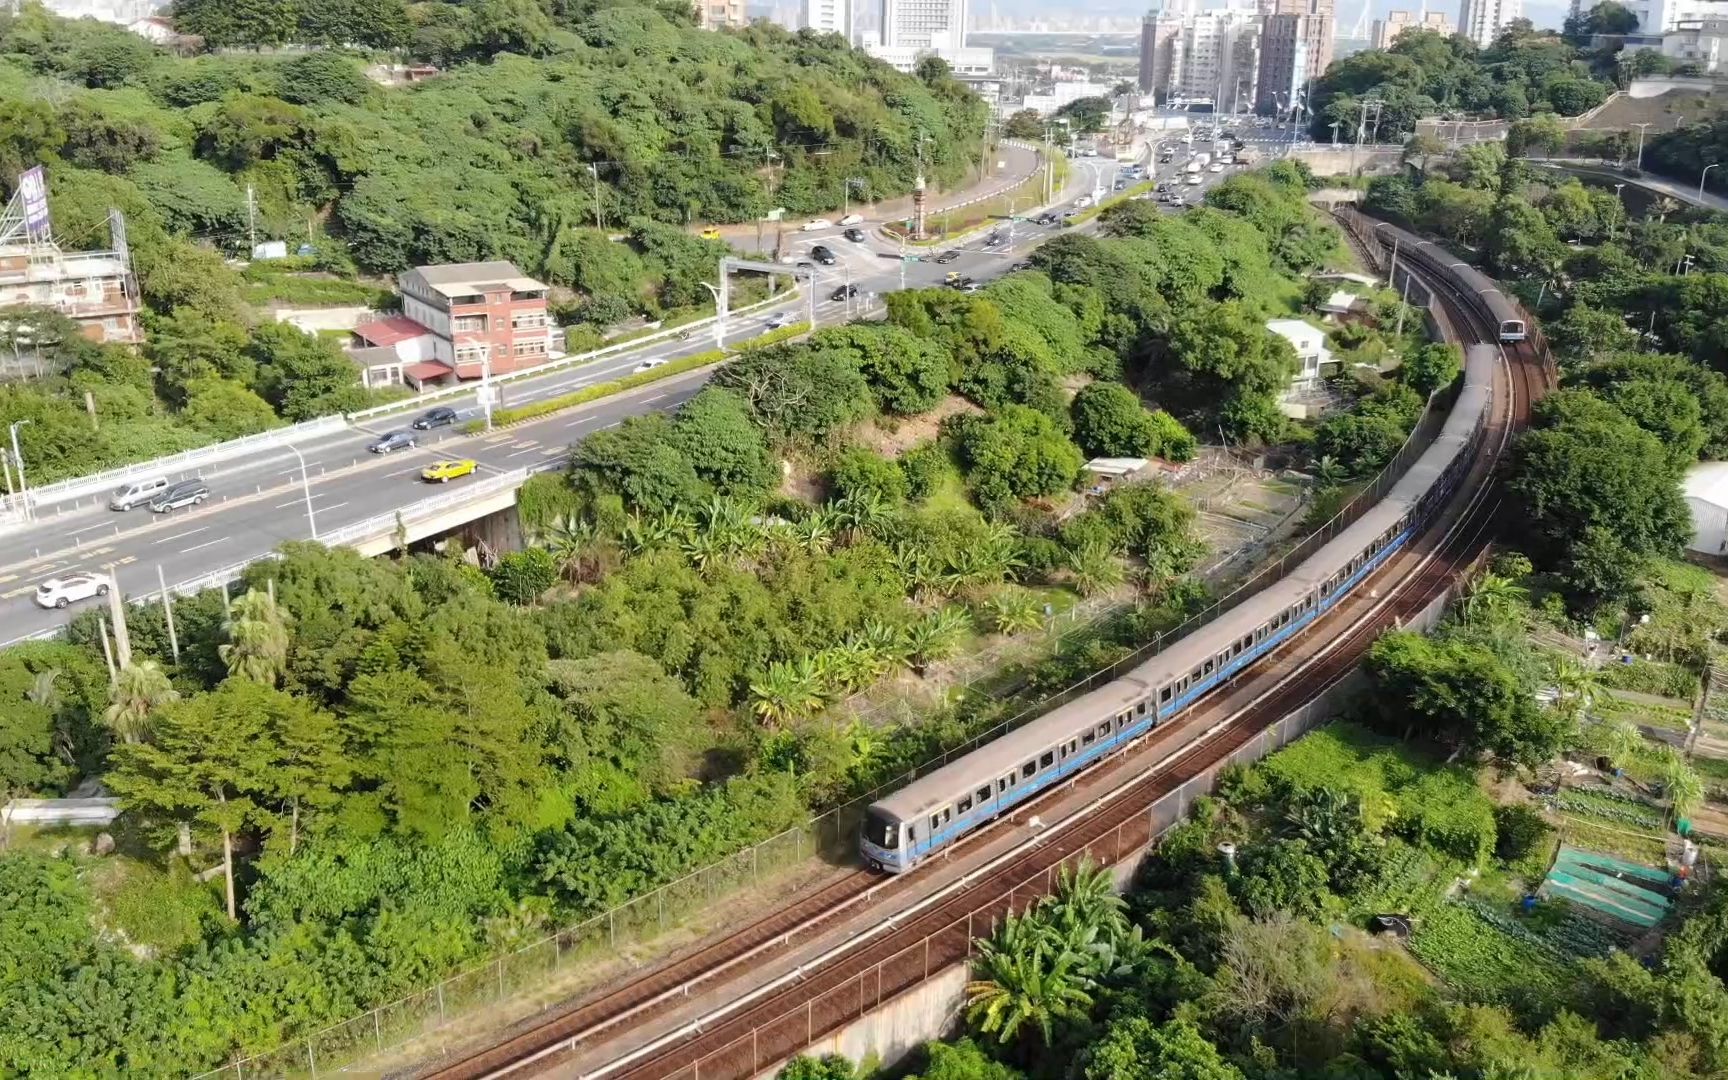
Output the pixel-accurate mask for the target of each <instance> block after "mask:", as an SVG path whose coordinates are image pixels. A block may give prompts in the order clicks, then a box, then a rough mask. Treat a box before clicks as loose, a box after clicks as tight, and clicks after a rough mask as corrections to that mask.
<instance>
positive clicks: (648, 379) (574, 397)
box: [462, 322, 810, 435]
mask: <svg viewBox="0 0 1728 1080" xmlns="http://www.w3.org/2000/svg"><path fill="white" fill-rule="evenodd" d="M809 330H810V324H809V323H807V322H801V323H794V324H793V325H791V326H784V327H781V328H780V329H778V330H772V331H770V332H768V333H766V334H763V335H762V336H761V337H759V338H753V339H751V340H749V341H745V342H741V343H739V344H738V345H737V346H736V348H735V349H734V351H735V352H750V351H752V350H755V349H763V348H767V347H768V346H770V345H778V344H779V343H780V342H782V341H787V340H790V339H791V338H795V337H797V336H799V335H800V334H804V333H807V332H809ZM730 355H732V353H729V352H727V351H726V350H724V349H708V350H706V351H704V352H699V353H692V354H691V355H689V356H681V357H679V358H678V359H676V360H672V361H670V362H668V363H665V364H662V365H661V366H659V367H657V368H650V369H648V370H647V371H636V372H632V373H631V374H629V375H625V376H623V377H621V378H617V379H608V380H607V381H606V382H602V383H595V384H594V385H593V386H584V387H583V388H582V389H580V390H574V391H571V392H570V393H568V394H560V395H558V396H557V397H553V398H547V399H546V400H545V401H535V402H531V403H530V404H527V405H523V406H520V407H519V408H514V409H499V410H498V411H497V412H495V413H493V414H492V426H493V427H508V426H509V425H511V424H520V423H521V422H523V421H524V420H538V419H539V418H540V417H542V416H550V415H551V414H553V413H555V412H561V411H563V410H565V409H570V408H574V407H575V406H577V405H586V404H588V403H589V402H590V401H598V400H600V399H601V398H608V397H611V396H613V395H614V394H622V393H624V392H625V391H626V390H634V389H636V388H637V387H640V386H647V385H649V384H651V383H657V382H659V381H660V380H662V379H669V378H671V377H672V376H674V375H682V374H684V373H685V372H687V371H695V370H696V369H697V368H705V367H708V366H709V365H710V364H718V363H721V362H723V361H724V360H725V359H726V358H727V357H728V356H730ZM485 428H486V422H485V421H484V420H470V421H468V423H466V424H464V425H463V426H462V430H463V432H464V433H466V434H469V435H472V434H474V433H475V432H478V431H483V430H485Z"/></svg>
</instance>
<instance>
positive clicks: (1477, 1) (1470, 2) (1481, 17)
mask: <svg viewBox="0 0 1728 1080" xmlns="http://www.w3.org/2000/svg"><path fill="white" fill-rule="evenodd" d="M1523 14H1524V4H1523V0H1463V2H1462V4H1461V5H1460V6H1459V8H1458V32H1459V33H1460V34H1463V35H1464V36H1465V37H1467V38H1469V39H1470V40H1471V41H1474V42H1475V43H1476V44H1477V46H1478V47H1479V48H1483V49H1486V48H1487V47H1488V46H1490V45H1492V44H1494V39H1495V38H1496V37H1498V36H1499V34H1500V28H1501V27H1503V26H1505V25H1506V24H1507V23H1509V22H1511V21H1512V20H1513V19H1516V18H1520V17H1521V16H1522V15H1523Z"/></svg>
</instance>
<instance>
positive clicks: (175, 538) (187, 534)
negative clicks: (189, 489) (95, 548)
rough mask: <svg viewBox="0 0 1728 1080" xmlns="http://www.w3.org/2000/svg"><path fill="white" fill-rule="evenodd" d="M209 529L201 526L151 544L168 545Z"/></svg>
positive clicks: (206, 526)
mask: <svg viewBox="0 0 1728 1080" xmlns="http://www.w3.org/2000/svg"><path fill="white" fill-rule="evenodd" d="M209 528H210V526H208V525H200V526H198V527H197V528H196V529H187V530H186V531H185V532H179V533H175V534H174V535H173V536H164V537H162V538H161V539H160V540H152V541H150V543H151V544H166V543H167V542H168V541H170V540H178V539H180V538H181V537H183V536H191V535H192V534H193V533H201V532H204V531H206V530H207V529H209ZM91 554H98V553H96V552H92V553H91Z"/></svg>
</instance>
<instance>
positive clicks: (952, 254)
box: [936, 248, 960, 266]
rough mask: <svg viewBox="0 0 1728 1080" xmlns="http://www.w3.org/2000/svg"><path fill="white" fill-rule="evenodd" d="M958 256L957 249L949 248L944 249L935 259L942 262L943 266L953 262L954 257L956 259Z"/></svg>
mask: <svg viewBox="0 0 1728 1080" xmlns="http://www.w3.org/2000/svg"><path fill="white" fill-rule="evenodd" d="M959 257H960V252H959V251H957V250H956V249H954V248H949V249H948V250H947V251H944V252H943V253H942V254H940V255H938V256H936V261H937V262H938V263H940V264H942V265H943V266H946V265H948V264H949V263H951V262H953V261H954V260H955V259H958V258H959Z"/></svg>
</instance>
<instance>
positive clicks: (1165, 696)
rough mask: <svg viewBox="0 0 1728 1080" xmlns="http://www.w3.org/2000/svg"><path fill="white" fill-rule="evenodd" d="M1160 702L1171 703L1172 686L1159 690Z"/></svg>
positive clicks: (1163, 703)
mask: <svg viewBox="0 0 1728 1080" xmlns="http://www.w3.org/2000/svg"><path fill="white" fill-rule="evenodd" d="M1158 702H1159V704H1161V705H1168V704H1170V688H1169V687H1168V686H1166V687H1165V688H1164V689H1162V690H1160V691H1158Z"/></svg>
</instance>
